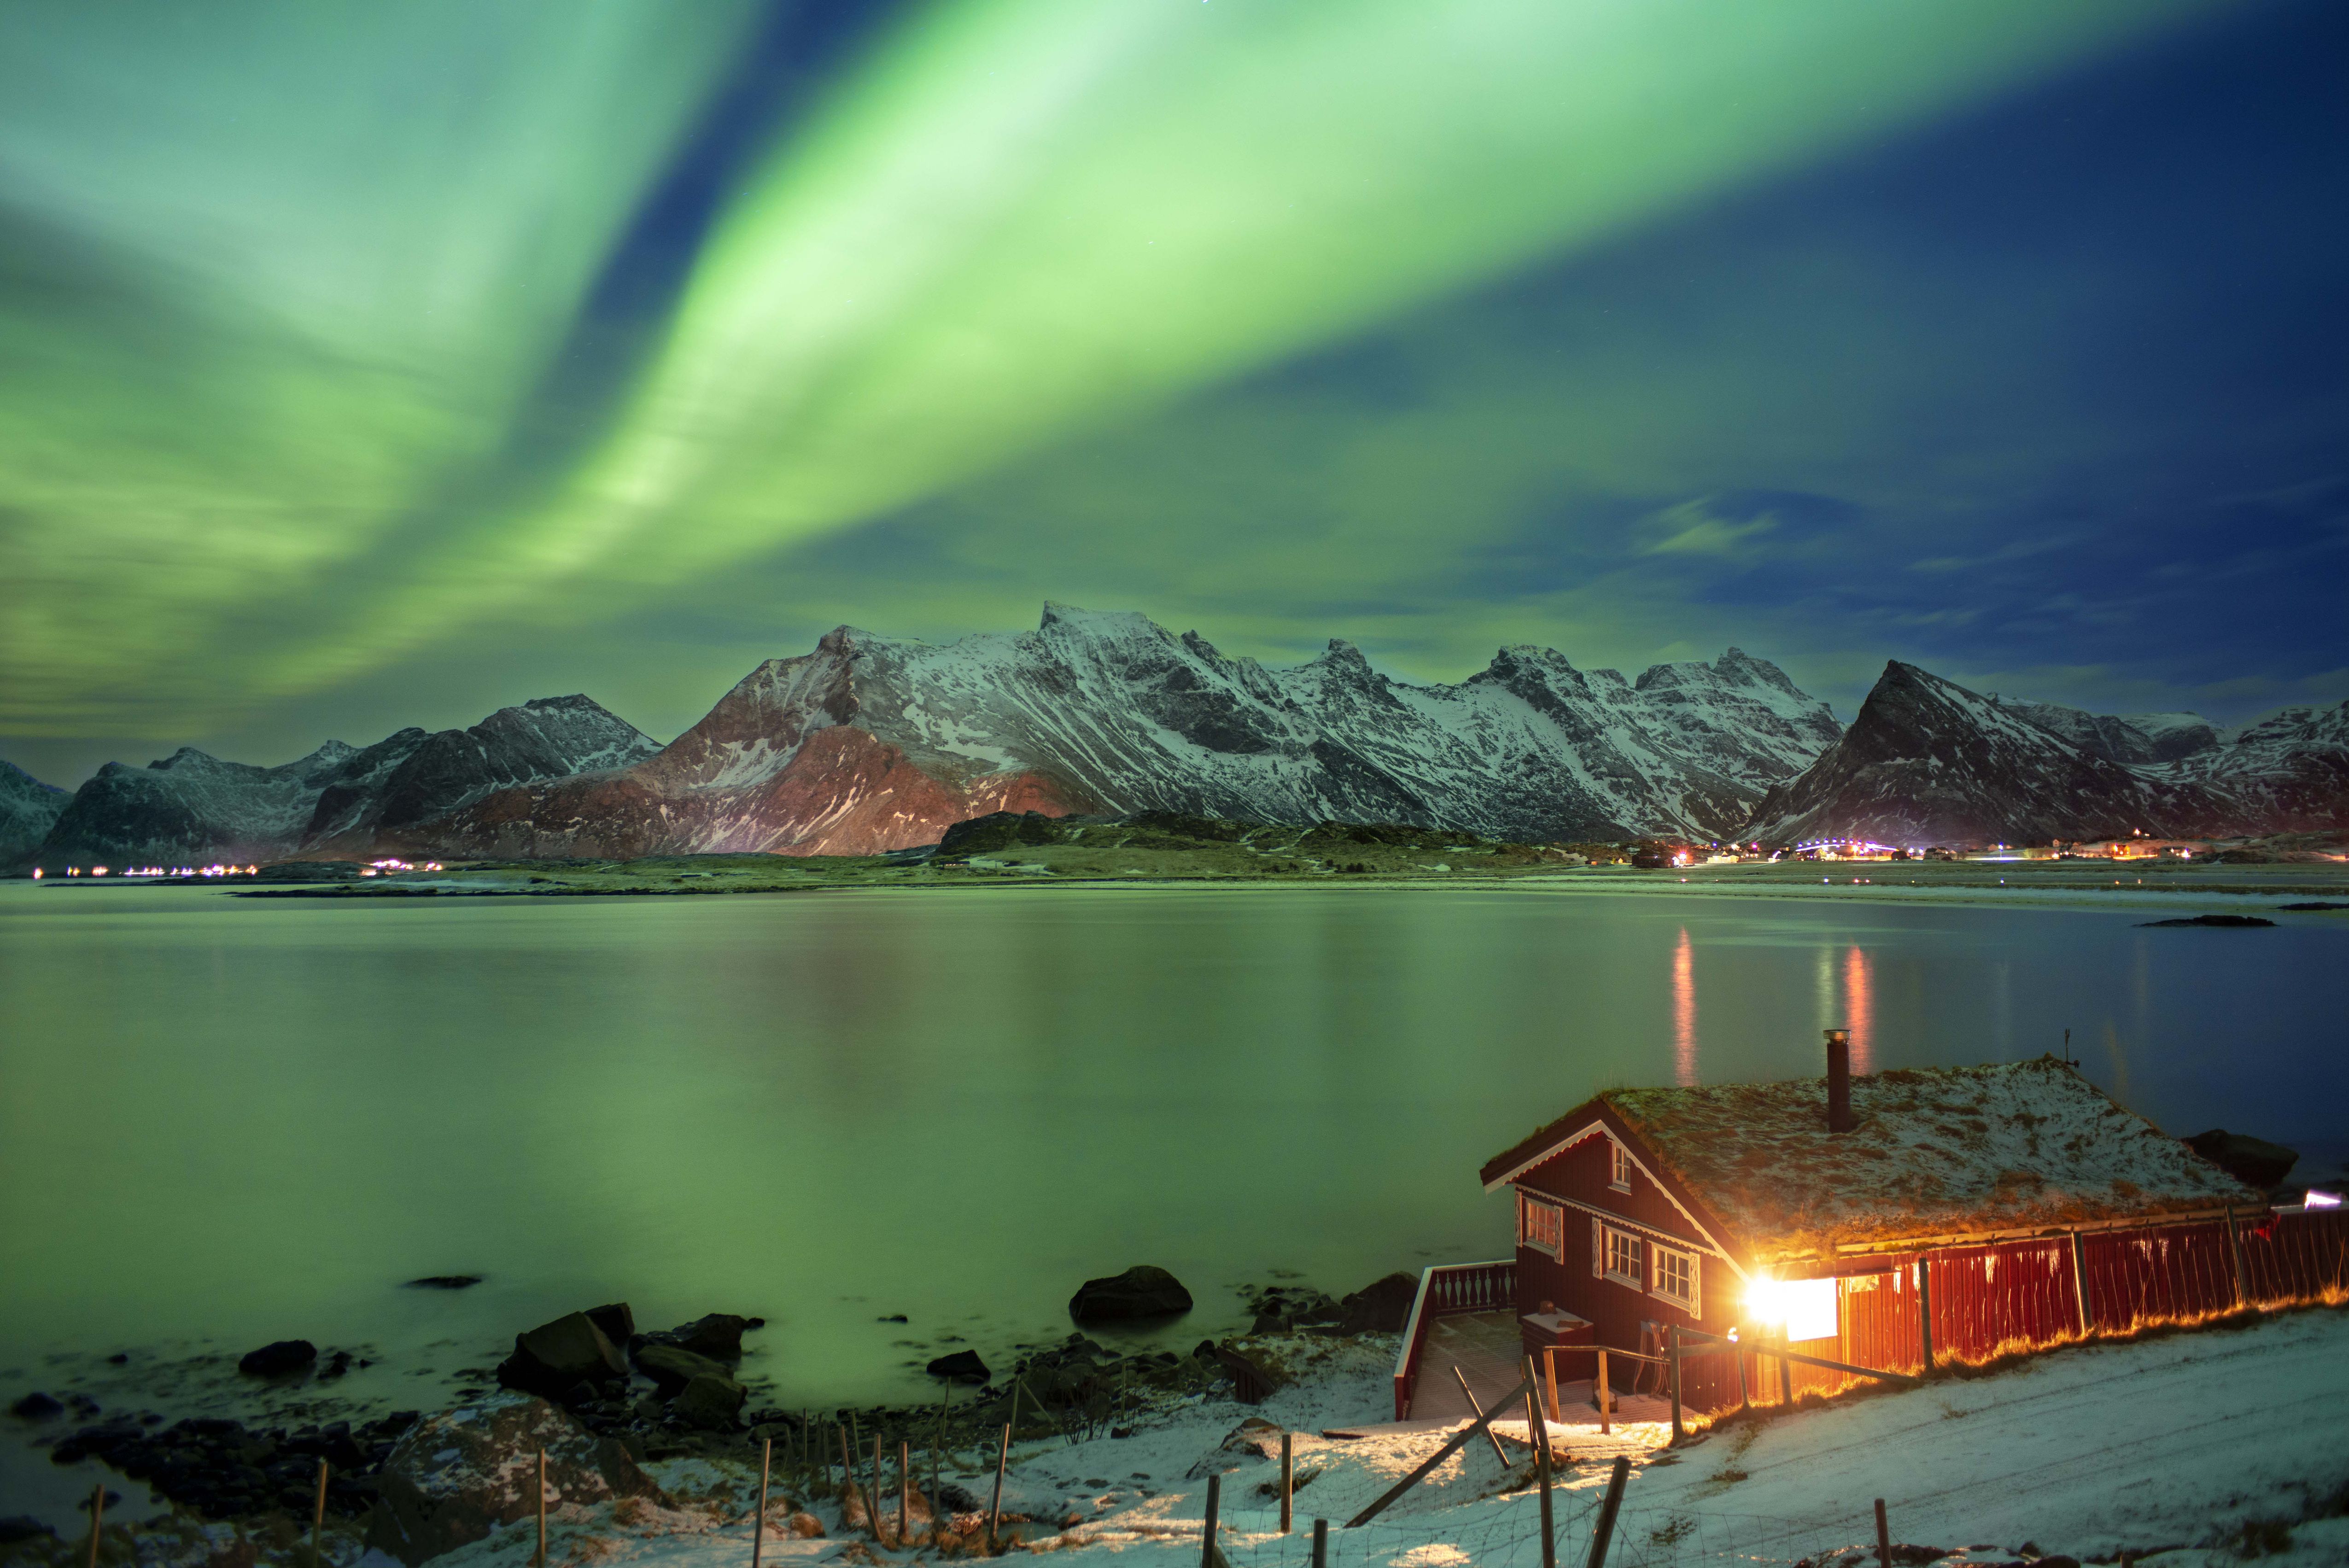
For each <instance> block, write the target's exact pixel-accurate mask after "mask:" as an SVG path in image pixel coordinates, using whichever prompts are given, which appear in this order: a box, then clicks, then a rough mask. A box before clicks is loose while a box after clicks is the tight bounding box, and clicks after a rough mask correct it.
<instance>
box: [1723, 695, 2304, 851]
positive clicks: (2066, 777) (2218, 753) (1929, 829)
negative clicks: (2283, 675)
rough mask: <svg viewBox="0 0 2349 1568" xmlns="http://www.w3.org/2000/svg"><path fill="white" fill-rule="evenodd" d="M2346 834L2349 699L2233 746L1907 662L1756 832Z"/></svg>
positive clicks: (1877, 835) (1772, 797) (2278, 721)
mask: <svg viewBox="0 0 2349 1568" xmlns="http://www.w3.org/2000/svg"><path fill="white" fill-rule="evenodd" d="M2198 726H2199V728H2198ZM2206 735H2207V736H2208V739H2207V740H2205V739H2203V738H2202V737H2204V736H2206ZM2162 756H2166V757H2167V758H2168V760H2153V759H2155V758H2157V757H2162ZM2343 826H2349V703H2341V704H2336V705H2335V706H2333V707H2330V708H2292V709H2287V710H2285V711H2282V712H2281V713H2278V714H2276V715H2274V716H2273V717H2271V718H2270V719H2267V720H2265V721H2263V722H2261V723H2258V724H2254V725H2251V726H2250V727H2248V728H2246V729H2244V730H2241V731H2239V732H2235V733H2234V734H2233V735H2231V736H2230V737H2228V738H2225V739H2223V740H2222V739H2220V737H2219V736H2218V734H2217V732H2215V731H2212V730H2211V729H2210V727H2209V725H2207V724H2205V723H2202V722H2201V721H2200V720H2199V719H2198V718H2196V716H2195V715H2192V714H2154V715H2145V716H2140V717H2138V718H2136V719H2130V720H2123V719H2117V718H2111V717H2100V716H2098V715H2095V714H2090V713H2085V712H2082V711H2079V710H2077V709H2072V708H2059V707H2055V706H2054V705H2053V704H2044V703H2022V702H2012V701H2004V700H2002V699H2000V698H1996V697H1986V696H1983V695H1982V694H1981V693H1980V692H1976V691H1968V690H1967V689H1966V688H1964V687H1962V686H1960V685H1958V684H1957V683H1956V682H1954V681H1950V680H1942V679H1941V678H1940V677H1939V676H1937V675H1933V674H1930V673H1929V672H1927V671H1925V670H1920V669H1918V668H1917V667H1916V666H1915V665H1912V664H1902V663H1899V662H1898V661H1895V662H1893V663H1891V664H1889V665H1887V666H1886V667H1885V670H1884V674H1883V676H1882V677H1881V678H1880V679H1878V681H1877V683H1876V686H1875V688H1874V690H1872V691H1869V693H1868V701H1866V702H1865V703H1863V704H1862V705H1861V707H1860V711H1859V715H1858V717H1857V718H1856V719H1855V720H1854V721H1853V722H1852V726H1851V728H1850V730H1849V731H1847V732H1846V733H1845V734H1844V736H1843V737H1842V739H1840V740H1839V741H1837V742H1836V743H1835V745H1834V746H1832V747H1830V748H1829V749H1828V750H1827V751H1826V753H1825V754H1824V755H1822V756H1821V757H1820V758H1819V760H1818V761H1817V762H1816V763H1814V764H1813V765H1812V766H1811V767H1810V768H1809V769H1808V770H1807V771H1806V772H1805V773H1803V774H1801V775H1800V776H1799V777H1796V778H1794V779H1790V780H1789V781H1787V782H1786V783H1785V784H1781V785H1779V786H1777V787H1776V788H1774V789H1773V790H1771V792H1770V794H1769V797H1768V799H1766V800H1765V801H1764V802H1763V804H1762V806H1761V809H1760V810H1759V811H1757V812H1756V813H1755V814H1754V820H1753V822H1752V823H1751V824H1749V825H1748V826H1746V828H1745V829H1744V836H1749V837H1753V838H1758V839H1760V840H1762V841H1763V842H1764V843H1773V844H1779V843H1786V844H1791V843H1797V842H1800V841H1802V840H1804V839H1808V838H1822V837H1861V838H1871V839H1876V840H1878V841H1880V842H1884V843H1889V844H1910V845H1925V844H1935V843H1940V844H1965V843H1992V842H1999V843H2008V844H2029V843H2044V842H2045V841H2046V840H2048V839H2050V838H2064V839H2096V838H2107V837H2114V836H2127V834H2129V833H2131V832H2136V831H2142V832H2144V833H2146V834H2148V835H2150V836H2155V837H2219V836H2243V835H2256V834H2270V833H2288V832H2304V831H2316V830H2323V829H2328V828H2339V827H2343Z"/></svg>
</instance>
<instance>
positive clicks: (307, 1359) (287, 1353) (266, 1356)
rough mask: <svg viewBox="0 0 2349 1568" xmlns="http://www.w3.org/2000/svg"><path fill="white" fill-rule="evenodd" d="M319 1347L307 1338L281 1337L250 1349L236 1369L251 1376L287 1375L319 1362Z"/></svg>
mask: <svg viewBox="0 0 2349 1568" xmlns="http://www.w3.org/2000/svg"><path fill="white" fill-rule="evenodd" d="M317 1360H318V1347H317V1346H316V1345H313V1344H311V1343H310V1342H309V1341H308V1340H306V1339H281V1340H278V1341H276V1342H275V1343H274V1344H272V1345H263V1346H262V1347H261V1348H260V1349H259V1350H249V1351H246V1352H245V1353H244V1355H243V1358H242V1359H240V1360H239V1361H238V1362H237V1364H236V1369H237V1370H238V1371H239V1372H242V1373H243V1374H245V1375H246V1376H251V1377H287V1376H292V1375H294V1374H295V1373H296V1372H304V1371H307V1370H308V1369H309V1368H310V1367H312V1366H316V1364H317Z"/></svg>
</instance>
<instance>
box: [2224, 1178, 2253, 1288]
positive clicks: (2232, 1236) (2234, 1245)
mask: <svg viewBox="0 0 2349 1568" xmlns="http://www.w3.org/2000/svg"><path fill="white" fill-rule="evenodd" d="M2227 1251H2229V1252H2230V1254H2232V1255H2233V1257H2234V1260H2235V1304H2236V1305H2237V1306H2242V1305H2244V1304H2246V1303H2249V1302H2250V1301H2251V1292H2250V1291H2249V1290H2247V1289H2245V1288H2244V1280H2243V1239H2242V1238H2241V1237H2240V1236H2239V1235H2237V1234H2236V1233H2235V1206H2234V1205H2233V1204H2231V1203H2230V1204H2228V1205H2227Z"/></svg>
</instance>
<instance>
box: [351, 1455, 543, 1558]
mask: <svg viewBox="0 0 2349 1568" xmlns="http://www.w3.org/2000/svg"><path fill="white" fill-rule="evenodd" d="M325 1529H326V1460H324V1459H320V1460H319V1461H318V1500H317V1501H316V1503H315V1504H313V1505H312V1507H311V1509H310V1568H320V1564H321V1563H324V1562H325V1561H326V1559H325V1558H323V1557H321V1556H319V1555H318V1534H319V1532H321V1531H323V1530H325ZM539 1550H540V1552H544V1551H545V1550H546V1548H545V1545H544V1543H543V1542H542V1543H541V1544H540V1546H539Z"/></svg>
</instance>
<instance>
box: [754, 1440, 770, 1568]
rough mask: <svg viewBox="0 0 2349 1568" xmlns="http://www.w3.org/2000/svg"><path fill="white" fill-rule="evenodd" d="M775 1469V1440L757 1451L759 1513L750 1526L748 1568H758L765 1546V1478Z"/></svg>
mask: <svg viewBox="0 0 2349 1568" xmlns="http://www.w3.org/2000/svg"><path fill="white" fill-rule="evenodd" d="M774 1468H775V1439H774V1438H768V1439H767V1440H766V1442H765V1443H764V1444H763V1445H762V1446H761V1448H760V1449H759V1512H758V1515H757V1517H756V1519H755V1520H754V1521H752V1523H751V1525H750V1568H759V1554H760V1553H761V1552H763V1551H765V1550H766V1546H767V1477H768V1476H769V1474H770V1473H771V1472H772V1471H773V1469H774Z"/></svg>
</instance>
